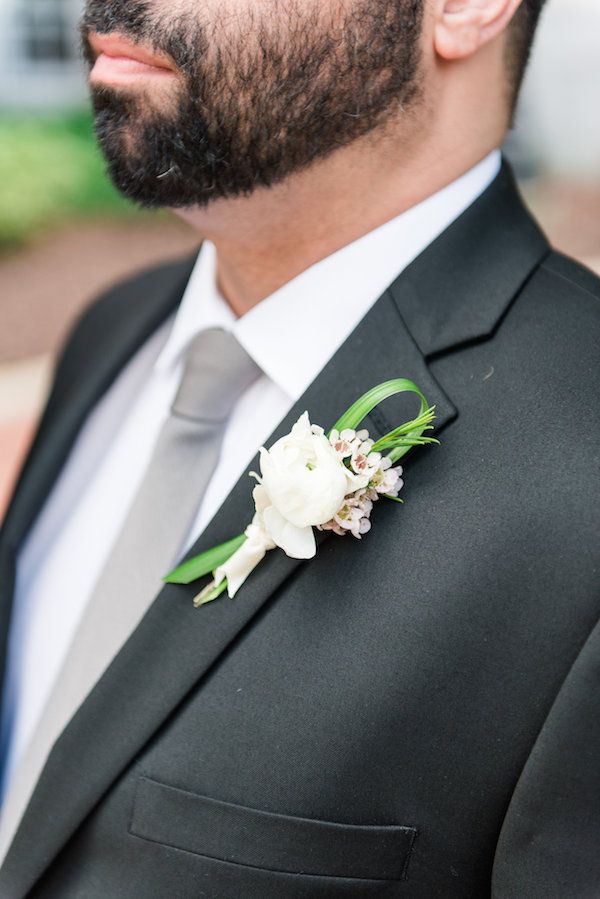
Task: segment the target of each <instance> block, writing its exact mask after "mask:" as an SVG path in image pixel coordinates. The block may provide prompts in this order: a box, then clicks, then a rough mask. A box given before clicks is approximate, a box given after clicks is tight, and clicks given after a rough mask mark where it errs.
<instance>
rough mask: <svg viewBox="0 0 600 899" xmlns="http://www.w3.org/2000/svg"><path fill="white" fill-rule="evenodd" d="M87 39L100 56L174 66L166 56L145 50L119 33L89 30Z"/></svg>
mask: <svg viewBox="0 0 600 899" xmlns="http://www.w3.org/2000/svg"><path fill="white" fill-rule="evenodd" d="M88 40H89V42H90V46H91V48H92V50H93V51H94V53H95V55H96V56H100V54H102V53H103V54H104V55H105V56H116V57H119V56H120V57H123V56H125V57H127V59H135V60H136V61H137V62H143V63H145V64H146V65H148V66H156V67H157V68H160V69H171V70H174V68H175V67H174V65H173V62H172V61H171V60H170V59H169V57H168V56H165V55H163V54H160V53H153V52H152V51H151V50H146V49H144V47H142V46H140V45H139V44H136V43H135V41H132V40H130V39H129V38H126V37H123V35H120V34H96V33H94V32H90V34H89V35H88Z"/></svg>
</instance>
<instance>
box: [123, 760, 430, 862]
mask: <svg viewBox="0 0 600 899" xmlns="http://www.w3.org/2000/svg"><path fill="white" fill-rule="evenodd" d="M129 829H130V832H131V833H132V834H133V835H134V836H138V837H142V838H143V839H147V840H151V841H153V842H157V843H162V844H164V845H167V846H172V847H173V848H176V849H183V850H185V851H187V852H194V853H196V854H198V855H204V856H208V857H210V858H216V859H221V860H222V861H227V862H233V863H235V864H239V865H249V866H252V867H258V868H266V869H271V870H274V871H281V872H289V873H294V874H316V875H322V876H329V877H353V878H364V879H369V880H400V879H402V878H403V877H404V876H405V871H406V866H407V864H408V858H409V854H410V850H411V847H412V843H413V841H414V838H415V836H416V829H415V828H414V827H403V826H400V825H396V824H390V825H362V824H339V823H336V822H333V821H321V820H317V819H312V818H297V817H294V816H292V815H282V814H278V813H274V812H264V811H259V810H257V809H253V808H247V807H246V806H242V805H236V804H234V803H231V802H222V801H221V800H218V799H211V798H209V797H207V796H200V795H198V794H197V793H190V792H188V791H187V790H181V789H178V788H177V787H170V786H167V785H166V784H162V783H158V781H155V780H151V779H150V778H147V777H140V778H139V781H138V785H137V791H136V797H135V803H134V809H133V816H132V820H131V825H130V828H129Z"/></svg>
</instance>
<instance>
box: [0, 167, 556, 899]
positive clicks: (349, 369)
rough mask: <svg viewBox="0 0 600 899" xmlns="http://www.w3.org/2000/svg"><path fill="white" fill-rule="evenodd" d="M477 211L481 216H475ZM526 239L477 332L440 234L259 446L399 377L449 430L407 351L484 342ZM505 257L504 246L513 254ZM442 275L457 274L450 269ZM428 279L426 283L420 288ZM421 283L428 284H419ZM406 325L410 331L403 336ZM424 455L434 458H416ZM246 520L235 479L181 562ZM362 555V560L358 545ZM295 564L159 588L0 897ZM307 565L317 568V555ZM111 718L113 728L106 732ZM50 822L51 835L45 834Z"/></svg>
mask: <svg viewBox="0 0 600 899" xmlns="http://www.w3.org/2000/svg"><path fill="white" fill-rule="evenodd" d="M499 179H500V182H499V184H497V183H496V184H495V185H493V186H492V187H491V188H490V189H489V190H488V191H487V192H486V193H487V195H489V194H490V192H491V193H492V198H491V199H492V202H491V204H490V203H489V199H490V197H489V196H487V201H488V202H486V195H484V196H483V197H482V198H481V199H480V201H478V203H476V204H475V206H474V207H472V208H471V210H469V211H468V212H467V213H465V216H467V219H468V220H467V222H466V230H467V232H470V231H471V229H473V228H475V229H476V230H475V233H477V227H479V228H481V227H483V225H484V224H487V227H488V228H489V226H490V222H489V214H490V208H489V207H490V205H491V208H492V211H493V209H494V206H495V205H497V199H494V193H495V192H498V191H499V192H500V193H501V194H503V193H506V192H508V194H509V195H510V193H511V190H512V188H511V183H510V175H508V174H507V173H506V172H503V173H502V174H501V176H499ZM497 181H498V179H497ZM509 200H510V202H508V206H509V207H510V206H511V205H512V206H514V205H515V204H516V205H517V206H518V205H519V201H518V198H517V197H516V196H515V195H514V194H513V195H512V196H509ZM478 204H479V205H480V207H482V208H480V212H479V216H478V215H477V209H476V207H477V206H478ZM473 210H474V211H473ZM473 218H474V219H475V221H473V220H472V219H473ZM477 218H479V225H478V223H477ZM521 221H522V225H523V228H522V232H523V235H525V232H527V230H528V228H529V227H530V219H529V218H528V217H527V214H526V213H525V212H524V211H522V213H521ZM531 227H532V228H533V230H532V232H531V239H530V240H529V243H528V252H526V253H524V254H522V258H521V257H520V263H519V266H518V272H515V266H516V261H515V260H514V259H513V263H514V265H511V264H510V260H508V259H507V260H505V266H504V271H505V278H504V282H503V285H502V284H500V285H496V286H495V291H494V298H493V299H492V300H489V299H488V300H487V301H486V302H487V304H488V307H491V306H492V305H493V306H494V310H493V312H492V310H491V308H489V309H488V314H487V315H486V316H482V317H480V319H479V322H480V324H479V331H477V329H476V327H474V326H473V322H472V315H471V314H470V313H473V311H474V310H473V305H472V304H473V300H474V299H477V300H479V298H480V296H482V295H484V293H485V291H484V290H483V289H482V288H481V286H480V284H479V285H475V286H473V285H471V284H470V282H469V281H468V279H467V280H466V282H465V284H466V286H465V287H464V290H465V291H466V293H467V294H468V296H469V298H470V306H469V308H467V306H468V305H469V304H468V303H467V301H466V300H465V298H464V295H463V294H456V295H453V297H452V299H451V300H450V302H451V304H452V308H451V309H449V310H444V308H443V307H442V306H441V305H440V303H439V301H438V294H439V284H440V280H439V279H443V278H444V257H445V253H446V250H447V242H446V241H447V239H448V234H450V238H451V240H452V241H454V239H455V238H454V237H453V235H452V234H451V232H452V231H454V232H455V233H456V231H457V229H458V233H459V237H460V231H461V230H462V231H464V230H465V222H464V216H463V217H461V219H459V220H458V222H457V223H455V225H454V226H452V227H451V229H449V232H446V240H444V239H443V237H444V236H443V237H442V238H440V239H438V241H436V243H435V244H433V245H432V247H430V248H429V249H428V250H427V251H426V252H425V254H423V256H422V257H420V259H419V260H417V263H416V264H415V263H413V265H412V266H411V267H410V268H409V269H408V270H407V271H406V272H405V274H404V275H401V276H400V278H399V279H398V280H397V281H396V282H395V283H394V284H393V285H392V286H391V287H390V289H389V290H387V291H386V292H385V293H384V294H383V295H382V297H380V299H379V300H378V301H377V303H376V304H375V305H374V306H373V307H372V309H371V310H370V312H369V313H368V314H367V315H366V317H365V318H364V319H363V321H362V322H361V323H360V324H359V326H358V327H357V328H356V330H355V331H354V332H353V334H352V335H351V336H350V337H349V338H348V340H347V341H346V342H345V343H344V345H343V346H342V347H341V348H340V350H339V351H338V352H337V354H336V355H335V356H334V357H333V359H332V360H331V361H330V362H329V364H328V365H327V366H326V368H325V369H324V370H323V371H322V372H321V374H320V375H319V377H318V378H317V379H316V380H315V381H314V382H313V384H312V385H311V386H310V388H309V389H308V390H307V392H306V393H305V394H304V396H303V397H302V398H301V399H300V401H299V402H298V403H297V404H296V405H295V406H294V408H293V409H292V410H291V411H290V413H289V415H288V416H286V418H285V419H284V420H283V421H282V423H281V424H280V425H279V427H278V428H277V429H276V431H275V432H274V433H273V435H272V436H271V438H270V440H269V441H268V443H269V444H270V443H272V442H273V441H274V440H275V439H277V438H278V437H279V436H281V435H282V434H284V433H286V432H288V431H289V430H290V427H291V425H292V424H293V422H294V421H295V420H296V419H297V418H298V416H299V415H300V414H301V413H302V412H303V411H304V410H305V409H308V410H309V412H310V415H311V419H312V420H313V421H315V422H317V423H319V424H322V425H323V426H328V425H330V424H332V423H333V421H334V420H335V419H336V418H337V417H338V415H339V414H340V413H341V412H342V411H343V410H344V409H345V408H346V407H347V406H349V405H350V404H351V403H352V402H353V401H354V400H355V399H356V398H357V397H358V396H359V395H360V394H361V393H363V392H364V391H365V390H367V389H368V388H369V387H371V386H373V385H374V384H376V383H378V382H380V381H384V380H387V379H389V378H392V377H402V376H404V377H409V378H411V379H412V380H414V381H415V382H416V383H417V384H418V385H419V386H420V387H421V389H422V390H423V392H424V393H425V395H426V397H427V399H428V400H429V401H430V402H431V403H435V404H436V406H437V413H438V416H437V421H436V426H437V430H438V431H440V430H442V429H443V428H444V427H445V426H446V425H447V424H448V423H449V422H450V421H452V420H453V419H454V418H455V416H456V414H457V413H456V409H455V408H454V406H453V404H452V401H451V400H450V399H449V397H447V396H446V394H445V393H444V391H443V389H442V387H441V386H440V385H439V384H438V383H437V381H436V380H435V378H434V377H433V375H432V373H431V371H430V369H429V367H428V365H427V361H426V358H425V356H424V354H423V352H422V349H421V348H420V347H419V345H418V342H421V343H422V344H424V343H425V342H426V340H427V337H428V335H430V337H429V340H430V344H432V346H430V351H432V352H439V351H440V350H441V345H440V341H441V344H443V346H444V348H446V349H448V348H450V347H451V346H452V345H455V344H457V343H461V342H464V341H465V340H472V339H474V338H477V337H479V336H483V335H485V334H487V333H490V331H491V329H493V328H494V327H495V326H496V324H497V322H498V321H499V319H500V318H501V316H502V315H503V314H504V311H505V309H506V308H507V306H508V304H509V303H510V301H511V300H512V298H513V296H514V290H515V286H514V285H515V282H516V281H519V279H520V283H522V282H523V280H525V278H526V277H527V276H528V274H529V273H530V272H531V270H532V269H533V268H534V266H535V265H536V264H537V263H538V262H539V259H540V258H541V256H542V255H543V253H544V252H545V251H546V248H547V245H546V244H545V241H544V239H543V238H540V237H539V236H538V235H539V231H537V229H535V226H531ZM514 241H515V242H516V241H518V238H514ZM457 243H458V245H459V246H460V245H461V244H462V250H461V252H462V257H459V258H461V259H462V263H463V265H462V266H461V270H462V269H463V268H465V267H466V268H469V267H470V268H471V273H472V275H473V277H474V278H477V269H480V275H479V280H480V281H481V272H485V271H486V265H487V263H488V262H490V260H486V259H480V258H479V257H478V254H477V253H471V254H469V252H468V251H467V252H465V245H464V236H463V237H462V238H461V239H460V240H457ZM510 245H511V246H513V245H514V244H513V242H511V244H510ZM426 257H429V258H428V259H427V258H426ZM440 260H441V261H440ZM453 264H454V265H455V266H456V265H457V264H458V263H457V262H456V260H454V262H453ZM423 267H424V269H423ZM423 271H424V272H425V274H424V273H423ZM429 272H434V273H435V274H434V275H432V276H431V278H429V276H428V274H427V273H429ZM508 273H510V277H508ZM428 278H429V280H430V282H434V283H430V284H428ZM446 292H447V291H446ZM485 295H486V296H487V294H485ZM453 310H454V311H453ZM431 314H434V315H439V316H441V317H442V318H443V317H444V314H445V319H444V320H445V322H446V327H445V331H444V334H445V337H439V336H438V341H437V343H436V342H435V341H433V338H432V335H433V332H432V330H431V329H430V328H428V320H429V318H430V315H431ZM407 321H410V327H408V326H407ZM461 321H462V328H461ZM415 336H416V337H417V339H415ZM413 403H414V400H413V401H411V398H410V396H407V395H401V396H399V397H394V398H391V399H389V400H387V401H386V403H385V404H384V405H383V406H382V407H381V409H380V410H378V411H377V412H376V413H375V414H374V415H373V416H372V417H371V420H370V421H369V422H368V424H367V426H368V427H369V429H370V430H371V432H372V433H373V434H380V433H382V432H383V431H384V430H387V429H388V427H390V426H391V425H393V424H395V423H397V422H399V421H402V420H404V419H406V418H408V417H411V416H412V415H413V414H414V412H415V406H414V404H413ZM425 452H435V450H427V449H425V450H421V451H420V453H425ZM415 464H416V465H418V464H419V455H415V457H414V459H410V458H409V459H408V461H407V466H411V465H415ZM256 465H257V460H254V462H253V463H251V464H250V465H249V468H252V467H256ZM252 512H253V508H252V499H251V483H250V481H249V479H248V477H247V475H245V476H243V477H242V478H241V479H240V481H239V482H238V483H237V485H236V486H235V487H234V489H233V491H232V492H231V494H230V495H229V497H228V498H227V500H226V502H225V503H224V504H223V506H222V507H221V509H220V510H219V513H218V514H217V515H216V516H215V518H214V519H213V521H212V522H211V523H210V525H209V527H208V528H207V530H206V531H205V532H204V534H203V535H202V536H201V538H200V539H199V540H198V541H197V542H196V544H195V546H194V547H192V549H191V550H190V553H189V555H193V554H196V553H198V552H200V551H202V550H203V549H206V548H208V547H209V546H211V545H214V544H216V543H219V542H221V541H223V540H225V539H227V538H228V537H231V536H232V535H234V534H237V533H239V532H241V530H243V528H244V527H245V525H246V524H247V523H248V522H249V521H250V519H251V517H252ZM376 526H377V525H376V521H375V528H374V531H373V536H372V537H371V539H376ZM328 539H333V538H331V537H329V535H326V534H322V535H320V538H319V542H320V543H323V541H325V540H328ZM361 549H362V550H363V551H368V546H367V543H366V541H365V544H364V545H363V546H361ZM304 564H306V563H301V562H298V561H296V560H293V559H288V558H287V557H286V556H285V555H284V554H283V553H281V552H279V551H274V552H271V553H269V554H268V555H267V557H266V559H265V561H264V562H263V564H262V565H261V566H259V568H258V569H256V571H255V572H254V573H253V574H252V575H251V577H250V578H249V579H248V581H247V582H246V584H245V585H244V587H243V589H242V591H240V593H239V594H238V596H237V597H236V599H235V600H234V601H229V600H228V599H227V598H226V597H225V598H222V599H221V600H219V601H218V602H215V603H212V604H210V605H208V606H205V607H203V608H202V609H201V610H199V611H197V610H195V609H194V608H193V606H192V602H191V600H192V598H193V596H194V594H195V592H196V591H197V586H196V585H190V586H187V587H186V586H176V585H166V586H165V587H164V588H163V590H162V591H161V592H160V594H159V595H158V597H157V598H156V600H155V602H154V603H153V605H152V606H151V608H150V609H149V611H148V613H147V614H146V616H145V617H144V619H143V620H142V622H141V624H140V626H139V627H138V628H137V629H136V631H135V632H134V633H133V634H132V636H131V637H130V639H129V641H128V642H127V644H126V645H125V646H124V648H123V650H122V651H121V652H120V653H119V655H118V656H117V657H116V659H115V660H114V661H113V663H112V664H111V666H110V667H109V668H108V670H107V671H106V672H105V674H104V676H103V677H102V678H101V680H100V681H99V683H98V684H97V685H96V687H95V688H94V690H93V691H92V692H91V693H90V694H89V696H88V697H87V699H86V701H85V702H84V703H83V705H82V706H81V708H80V709H79V710H78V712H77V713H76V715H75V716H74V718H73V719H72V720H71V722H70V724H69V725H68V726H67V728H66V729H65V731H64V732H63V733H62V735H61V737H60V738H59V740H58V741H57V743H56V744H55V746H54V749H53V751H52V753H51V755H50V757H49V759H48V762H47V764H46V767H45V769H44V771H43V773H42V775H41V778H40V780H39V782H38V785H37V787H36V789H35V792H34V794H33V796H32V799H31V801H30V804H29V806H28V808H27V810H26V812H25V815H24V817H23V820H22V822H21V825H20V827H19V829H18V831H17V834H16V836H15V839H14V841H13V844H12V846H11V848H10V850H9V852H8V855H7V857H6V860H5V863H4V865H3V867H2V869H1V871H0V892H5V893H6V894H7V895H11V896H13V897H15V899H17V897H20V896H23V895H25V893H26V892H27V891H28V890H29V889H30V888H31V886H32V885H33V884H34V883H35V881H36V880H37V879H38V878H39V876H40V875H41V874H42V873H43V871H44V869H45V868H46V867H47V866H48V865H49V864H50V863H51V861H52V859H53V858H54V857H55V856H56V854H57V853H58V852H59V851H60V849H61V848H62V846H64V844H65V843H66V842H67V840H68V839H69V837H70V836H71V835H72V834H73V832H74V831H75V830H76V828H77V827H78V825H79V824H80V823H81V822H82V820H83V819H84V818H85V817H86V815H87V814H88V813H89V812H90V811H91V810H92V809H93V807H94V806H95V805H96V803H97V802H98V801H99V800H100V799H101V797H102V796H103V794H104V793H105V792H106V791H107V790H108V789H109V788H110V785H111V784H112V783H113V782H114V780H115V779H116V778H117V777H118V776H119V775H120V773H122V772H123V771H124V769H125V768H126V767H127V765H128V764H129V763H130V762H131V760H132V759H133V758H134V757H135V756H136V755H137V754H138V753H139V752H140V750H141V749H142V747H143V746H144V745H145V743H146V742H147V741H148V740H149V739H150V737H151V736H152V735H153V733H154V732H155V731H156V730H157V729H158V728H159V727H160V726H161V724H162V723H163V722H164V721H165V720H166V719H167V718H168V716H170V715H171V714H173V712H174V710H175V709H176V708H177V706H178V705H179V704H180V703H181V702H183V701H184V700H185V699H186V697H187V696H188V695H189V693H190V691H192V690H193V689H195V688H197V685H198V682H199V680H200V678H202V677H203V675H204V674H206V673H207V671H209V670H210V668H211V666H213V665H214V664H215V663H216V662H217V661H218V659H219V657H220V656H221V655H222V654H223V653H224V652H226V651H228V650H230V649H232V648H233V646H234V644H235V641H236V639H237V638H239V636H240V635H241V634H242V633H243V631H244V629H245V628H247V627H249V626H250V624H251V622H252V619H253V618H254V617H255V616H256V615H257V614H258V613H259V612H260V610H261V609H264V608H265V607H266V604H267V603H272V602H275V601H277V599H278V596H279V595H280V594H281V589H280V588H281V587H282V586H283V585H284V583H285V581H286V579H288V578H289V577H291V576H292V575H294V574H295V573H297V572H298V570H299V569H301V566H302V565H304ZM310 564H313V565H318V564H319V560H318V555H317V558H316V559H315V560H313V561H312V562H311V563H310ZM116 710H118V715H119V720H120V722H121V726H115V711H116ZM74 769H76V770H77V771H78V778H77V789H76V790H73V788H72V776H73V774H72V772H73V770H74ZM49 820H51V821H52V826H51V827H48V826H47V822H48V821H49Z"/></svg>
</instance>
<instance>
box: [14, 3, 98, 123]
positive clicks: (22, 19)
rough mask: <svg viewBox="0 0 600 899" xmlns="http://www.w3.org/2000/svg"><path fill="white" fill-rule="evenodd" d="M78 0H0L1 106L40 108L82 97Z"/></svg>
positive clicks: (79, 7) (69, 103)
mask: <svg viewBox="0 0 600 899" xmlns="http://www.w3.org/2000/svg"><path fill="white" fill-rule="evenodd" d="M82 5H83V2H82V0H0V110H2V109H18V110H21V109H31V110H33V111H36V112H37V111H40V112H42V111H44V110H47V109H52V108H56V107H57V106H58V107H60V106H73V105H76V104H78V103H81V101H82V100H83V98H84V97H85V88H84V83H83V77H82V70H81V64H80V62H79V50H78V37H77V21H78V19H79V16H80V14H81V9H82Z"/></svg>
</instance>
